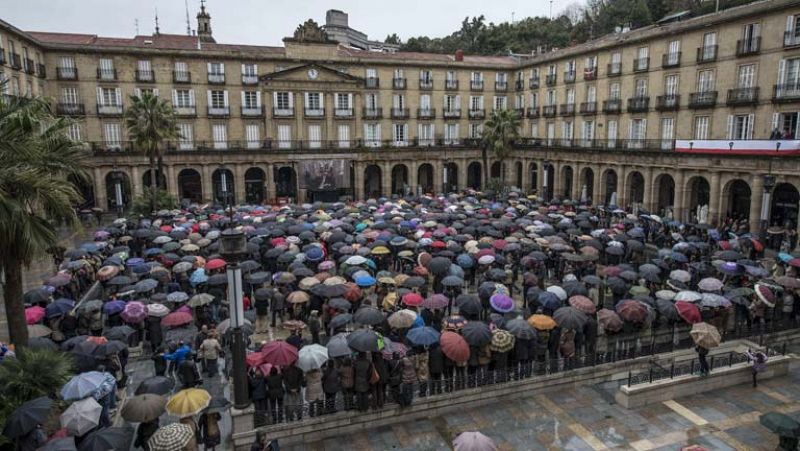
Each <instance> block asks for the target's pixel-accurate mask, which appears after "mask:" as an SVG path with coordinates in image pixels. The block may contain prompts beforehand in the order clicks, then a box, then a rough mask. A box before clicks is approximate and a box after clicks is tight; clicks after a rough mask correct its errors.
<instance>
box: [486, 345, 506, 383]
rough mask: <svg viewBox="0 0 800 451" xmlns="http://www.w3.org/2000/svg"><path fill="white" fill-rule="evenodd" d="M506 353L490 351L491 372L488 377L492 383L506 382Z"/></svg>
mask: <svg viewBox="0 0 800 451" xmlns="http://www.w3.org/2000/svg"><path fill="white" fill-rule="evenodd" d="M508 352H509V351H506V352H497V351H492V363H491V365H492V372H491V373H490V375H489V377H491V378H492V380H493V381H494V382H506V381H507V380H508Z"/></svg>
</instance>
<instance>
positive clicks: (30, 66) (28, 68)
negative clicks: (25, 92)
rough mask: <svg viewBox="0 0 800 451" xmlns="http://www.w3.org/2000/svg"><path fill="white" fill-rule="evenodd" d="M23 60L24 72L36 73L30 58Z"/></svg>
mask: <svg viewBox="0 0 800 451" xmlns="http://www.w3.org/2000/svg"><path fill="white" fill-rule="evenodd" d="M23 62H24V63H25V64H24V66H25V72H27V73H29V74H35V73H36V64H34V62H33V60H32V59H30V58H25V60H24V61H23Z"/></svg>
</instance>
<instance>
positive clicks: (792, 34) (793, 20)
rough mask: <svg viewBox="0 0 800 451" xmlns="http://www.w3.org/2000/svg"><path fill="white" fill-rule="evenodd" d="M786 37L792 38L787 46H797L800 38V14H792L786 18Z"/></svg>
mask: <svg viewBox="0 0 800 451" xmlns="http://www.w3.org/2000/svg"><path fill="white" fill-rule="evenodd" d="M786 37H787V38H791V41H787V43H786V44H787V45H796V44H797V43H798V41H797V38H798V37H800V14H792V15H790V16H787V17H786Z"/></svg>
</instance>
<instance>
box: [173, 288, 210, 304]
mask: <svg viewBox="0 0 800 451" xmlns="http://www.w3.org/2000/svg"><path fill="white" fill-rule="evenodd" d="M204 294H205V293H204ZM187 299H189V295H188V294H186V293H184V292H183V291H173V292H172V293H170V294H168V295H167V302H173V303H180V302H186V300H187ZM190 307H196V306H190Z"/></svg>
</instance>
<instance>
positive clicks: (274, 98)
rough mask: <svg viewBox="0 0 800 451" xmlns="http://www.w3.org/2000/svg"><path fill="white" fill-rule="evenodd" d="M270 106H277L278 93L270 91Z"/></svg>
mask: <svg viewBox="0 0 800 451" xmlns="http://www.w3.org/2000/svg"><path fill="white" fill-rule="evenodd" d="M272 108H278V93H277V92H273V93H272Z"/></svg>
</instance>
